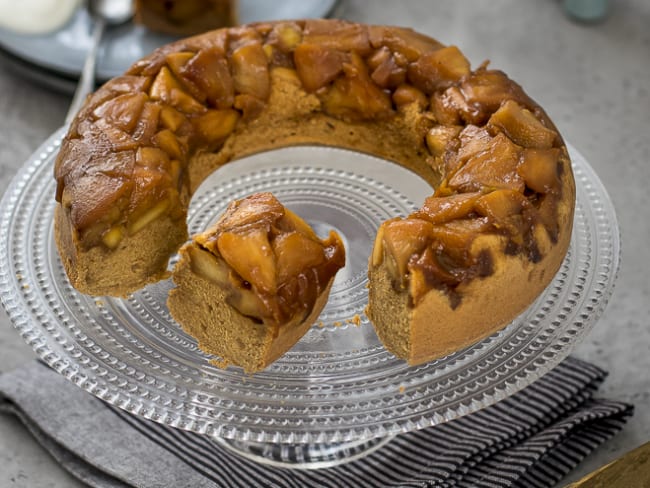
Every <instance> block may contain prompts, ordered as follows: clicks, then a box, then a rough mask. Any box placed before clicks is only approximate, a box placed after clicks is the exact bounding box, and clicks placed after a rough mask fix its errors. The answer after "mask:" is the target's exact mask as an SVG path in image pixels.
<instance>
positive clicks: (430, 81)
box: [408, 46, 470, 94]
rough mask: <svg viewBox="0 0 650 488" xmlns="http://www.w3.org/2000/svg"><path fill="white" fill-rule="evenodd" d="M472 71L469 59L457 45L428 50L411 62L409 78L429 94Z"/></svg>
mask: <svg viewBox="0 0 650 488" xmlns="http://www.w3.org/2000/svg"><path fill="white" fill-rule="evenodd" d="M469 72H470V66H469V61H467V58H465V56H464V55H463V53H461V52H460V49H458V48H457V47H456V46H449V47H445V48H442V49H438V50H436V51H432V52H428V53H426V54H423V55H422V56H420V58H419V59H418V60H417V61H415V62H414V63H411V64H410V65H409V68H408V78H409V80H410V81H411V83H413V84H414V85H415V86H416V87H417V88H419V89H420V90H422V91H423V92H425V93H427V94H431V93H433V92H434V91H436V90H437V89H440V88H446V87H448V86H451V85H452V84H454V83H456V82H458V81H460V80H461V78H463V77H464V76H467V75H468V74H469Z"/></svg>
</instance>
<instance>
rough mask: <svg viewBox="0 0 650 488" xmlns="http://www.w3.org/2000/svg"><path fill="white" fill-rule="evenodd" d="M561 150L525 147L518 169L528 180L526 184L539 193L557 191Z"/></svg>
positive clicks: (525, 179)
mask: <svg viewBox="0 0 650 488" xmlns="http://www.w3.org/2000/svg"><path fill="white" fill-rule="evenodd" d="M559 157H560V150H559V149H557V148H555V149H525V150H524V152H523V155H522V158H521V163H520V164H519V167H518V168H517V171H518V172H519V174H520V175H521V176H522V178H523V179H524V181H525V182H526V186H527V187H528V188H530V189H531V190H534V191H536V192H538V193H550V192H553V191H555V190H556V189H557V188H558V186H559V183H560V180H559V176H558V165H559V164H560V163H559V161H558V159H559Z"/></svg>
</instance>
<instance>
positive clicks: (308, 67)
mask: <svg viewBox="0 0 650 488" xmlns="http://www.w3.org/2000/svg"><path fill="white" fill-rule="evenodd" d="M293 56H294V62H295V64H296V71H297V72H298V76H299V77H300V81H301V82H302V85H303V87H304V88H305V90H306V91H308V92H314V91H316V90H318V89H320V88H323V87H324V86H326V85H327V84H329V83H330V82H331V81H333V80H334V79H335V78H336V77H337V76H338V75H339V74H340V73H342V72H343V62H344V61H345V58H346V56H345V54H344V53H342V52H341V51H339V50H337V49H333V48H331V47H327V46H321V45H319V44H306V43H303V44H300V45H299V46H298V47H296V49H295V51H294V54H293Z"/></svg>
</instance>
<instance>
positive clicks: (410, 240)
mask: <svg viewBox="0 0 650 488" xmlns="http://www.w3.org/2000/svg"><path fill="white" fill-rule="evenodd" d="M432 229H433V226H432V225H431V223H430V222H427V221H426V220H422V219H418V218H408V219H395V220H389V221H386V222H384V223H383V224H382V225H381V227H380V231H379V232H378V236H377V241H378V242H377V243H376V244H375V245H376V246H377V245H379V246H380V249H383V257H380V256H377V258H379V259H377V262H375V263H374V265H378V264H380V263H381V262H382V260H383V258H384V257H386V256H388V257H389V258H388V260H387V264H388V268H389V270H390V271H391V274H392V275H393V279H394V280H395V281H396V282H397V283H401V284H402V286H403V285H404V283H405V280H406V274H407V271H408V263H409V260H410V259H411V258H412V256H414V255H418V254H420V253H421V252H422V251H423V250H424V248H425V247H426V246H427V245H428V244H429V242H430V240H431V231H432ZM378 252H379V251H377V253H378ZM373 254H374V253H373Z"/></svg>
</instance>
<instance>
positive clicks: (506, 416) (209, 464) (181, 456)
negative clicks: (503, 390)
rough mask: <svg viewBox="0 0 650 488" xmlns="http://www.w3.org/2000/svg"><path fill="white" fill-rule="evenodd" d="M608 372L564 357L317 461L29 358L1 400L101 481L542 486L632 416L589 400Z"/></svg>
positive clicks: (619, 406)
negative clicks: (130, 406)
mask: <svg viewBox="0 0 650 488" xmlns="http://www.w3.org/2000/svg"><path fill="white" fill-rule="evenodd" d="M605 376H606V373H605V372H604V371H603V370H601V369H600V368H598V367H596V366H593V365H591V364H588V363H586V362H584V361H580V360H577V359H574V358H569V359H567V360H565V361H564V362H563V363H561V364H560V365H559V366H558V367H556V368H555V369H554V370H553V371H551V372H549V373H548V374H546V375H545V376H544V377H542V378H541V379H539V380H538V381H537V382H535V383H534V384H532V385H530V386H528V387H527V388H525V389H524V390H522V391H520V392H519V393H517V394H515V395H513V396H511V397H510V398H507V399H505V400H503V401H501V402H499V403H498V404H496V405H493V406H491V407H488V408H486V409H483V410H481V411H479V412H476V413H474V414H471V415H467V416H465V417H462V418H460V419H458V420H454V421H451V422H448V423H445V424H442V425H439V426H436V427H431V428H428V429H423V430H420V431H416V432H411V433H408V434H403V435H400V436H397V437H396V438H395V439H394V440H392V441H391V442H390V443H388V444H386V445H385V446H384V447H382V448H380V449H378V450H377V451H375V452H374V453H372V454H370V455H368V456H366V457H364V458H362V459H359V460H357V461H352V462H350V463H347V464H344V465H340V466H336V467H332V468H326V469H320V470H289V469H284V468H273V467H268V466H262V465H260V464H257V463H255V462H253V461H250V460H247V459H243V458H241V457H239V456H237V455H236V454H233V453H231V452H230V451H227V450H225V449H223V448H222V447H220V446H219V445H218V444H216V443H214V442H213V441H211V440H210V439H208V438H206V437H204V436H200V435H196V434H193V433H190V432H185V431H181V430H177V429H172V428H169V427H166V426H163V425H160V424H156V423H154V422H151V421H148V420H145V419H142V418H139V417H136V416H133V415H131V414H129V413H127V412H124V411H121V410H119V409H115V408H112V407H109V406H107V405H105V404H104V403H102V402H101V401H99V400H97V399H95V398H93V397H91V396H90V395H88V394H86V393H84V392H83V391H82V390H80V389H78V388H76V387H75V386H74V385H72V384H70V383H68V382H67V381H65V380H64V379H62V378H60V377H59V376H58V375H57V374H56V373H54V372H52V371H51V370H49V369H48V368H46V367H44V366H42V365H40V364H36V363H35V364H33V365H31V366H30V367H29V368H23V369H21V370H18V371H15V372H12V373H8V374H5V375H2V376H0V409H3V410H5V411H9V412H12V413H14V414H16V415H18V416H19V417H20V418H21V419H22V420H23V422H25V424H26V425H27V426H28V427H29V428H30V430H31V431H32V433H34V435H35V436H36V437H37V438H38V439H39V441H40V442H41V443H42V444H43V445H44V446H45V447H46V448H47V449H48V450H50V452H52V454H53V455H54V456H55V457H56V458H57V459H59V461H60V462H61V463H62V464H63V466H64V467H66V468H67V469H68V470H70V471H71V472H72V473H73V474H75V475H76V476H77V477H79V478H80V479H82V480H83V481H85V482H86V483H88V484H90V485H91V486H98V487H118V486H147V487H148V486H174V487H184V486H187V487H190V486H191V487H246V488H249V487H255V486H263V487H267V486H268V487H340V486H354V487H400V488H402V487H423V486H440V487H519V486H521V487H550V486H554V485H555V484H556V483H557V482H558V481H559V480H560V479H561V478H562V477H564V476H565V475H566V474H567V473H569V471H571V469H573V468H574V467H575V466H576V465H577V464H578V463H579V462H580V461H581V460H582V459H583V458H584V457H585V456H586V455H587V454H588V453H590V452H591V451H592V450H594V449H595V448H596V447H598V446H599V445H600V444H602V443H603V442H605V441H606V440H607V439H609V438H610V437H611V436H612V435H614V434H615V433H616V432H618V431H619V430H620V429H621V428H622V426H623V424H624V423H625V421H626V419H627V418H628V417H629V416H630V415H631V414H632V410H633V408H632V406H631V405H628V404H625V403H621V402H616V401H610V400H603V399H596V398H594V393H595V392H596V390H597V388H598V386H599V385H600V384H601V382H602V381H603V379H604V377H605ZM70 419H75V420H74V422H71V421H70Z"/></svg>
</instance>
